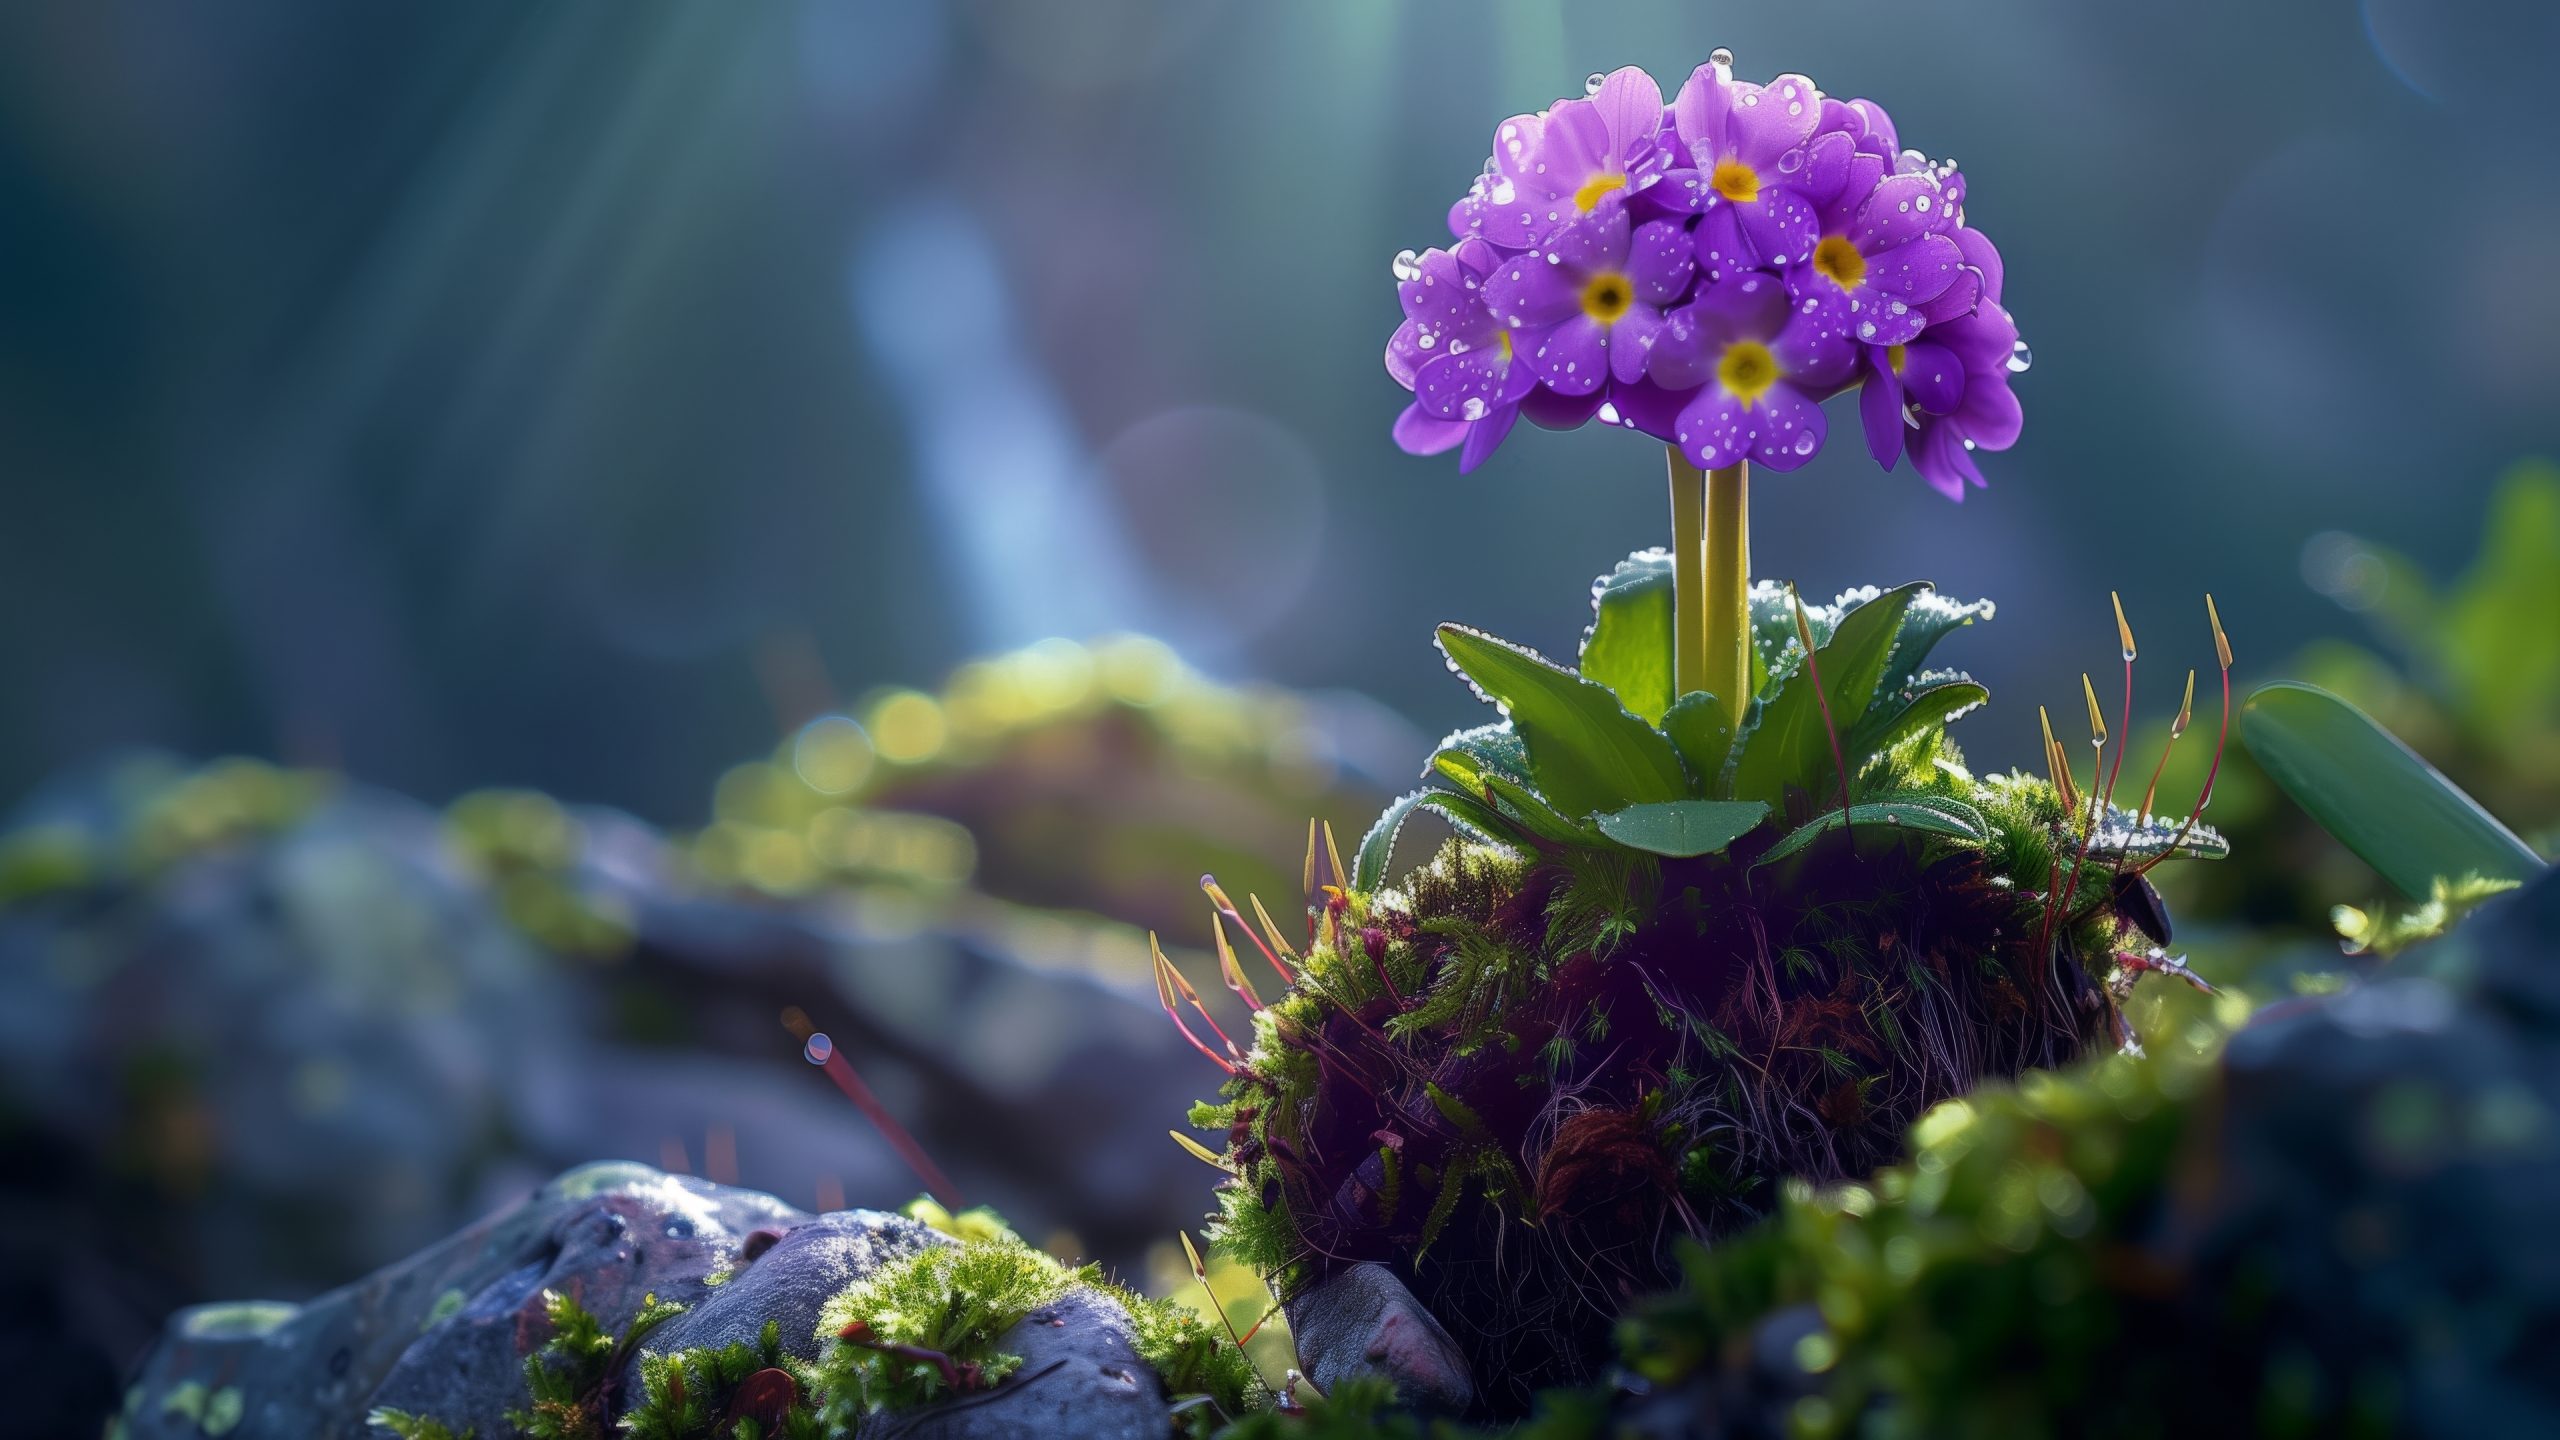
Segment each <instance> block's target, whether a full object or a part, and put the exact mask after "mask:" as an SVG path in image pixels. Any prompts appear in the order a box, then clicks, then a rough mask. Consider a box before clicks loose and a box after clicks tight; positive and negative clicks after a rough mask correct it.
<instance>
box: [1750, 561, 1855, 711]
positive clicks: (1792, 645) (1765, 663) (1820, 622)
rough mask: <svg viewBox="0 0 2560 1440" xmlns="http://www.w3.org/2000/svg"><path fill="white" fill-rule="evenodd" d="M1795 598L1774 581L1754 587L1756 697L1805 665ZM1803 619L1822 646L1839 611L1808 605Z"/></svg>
mask: <svg viewBox="0 0 2560 1440" xmlns="http://www.w3.org/2000/svg"><path fill="white" fill-rule="evenodd" d="M1792 595H1793V592H1792V591H1790V590H1788V589H1787V587H1786V586H1784V585H1781V584H1779V583H1778V582H1777V581H1775V580H1763V581H1761V582H1759V583H1758V584H1756V585H1753V586H1752V587H1751V693H1752V695H1753V696H1755V697H1757V696H1761V695H1765V694H1766V693H1767V692H1768V689H1769V685H1770V683H1771V682H1772V681H1778V680H1784V679H1786V678H1787V677H1788V676H1790V675H1793V674H1794V673H1796V671H1797V670H1799V669H1801V668H1803V666H1804V651H1803V649H1802V648H1801V647H1799V646H1798V645H1797V644H1796V611H1795V603H1794V600H1793V599H1792ZM1804 619H1805V626H1806V628H1808V629H1810V630H1812V631H1813V643H1814V644H1816V645H1820V644H1822V643H1824V642H1825V641H1828V640H1829V639H1830V638H1831V627H1832V626H1833V625H1835V624H1837V623H1839V620H1840V612H1839V611H1837V610H1834V609H1833V608H1832V607H1830V606H1828V605H1807V606H1806V607H1804Z"/></svg>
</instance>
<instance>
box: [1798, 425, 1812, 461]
mask: <svg viewBox="0 0 2560 1440" xmlns="http://www.w3.org/2000/svg"><path fill="white" fill-rule="evenodd" d="M1813 446H1814V439H1813V432H1812V431H1810V430H1799V431H1797V432H1796V453H1797V454H1799V455H1810V454H1812V453H1813Z"/></svg>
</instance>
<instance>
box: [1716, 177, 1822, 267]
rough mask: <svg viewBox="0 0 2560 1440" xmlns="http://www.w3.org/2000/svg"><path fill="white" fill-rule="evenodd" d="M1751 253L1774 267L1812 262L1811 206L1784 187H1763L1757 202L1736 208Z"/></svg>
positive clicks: (1813, 234) (1812, 222)
mask: <svg viewBox="0 0 2560 1440" xmlns="http://www.w3.org/2000/svg"><path fill="white" fill-rule="evenodd" d="M1733 208H1734V211H1735V213H1736V214H1737V215H1738V216H1739V218H1740V219H1741V221H1742V233H1743V235H1744V236H1746V237H1747V238H1748V239H1749V240H1750V241H1751V249H1752V252H1753V253H1754V254H1756V255H1758V256H1759V257H1760V258H1761V259H1762V260H1765V261H1767V262H1769V263H1770V264H1773V265H1779V266H1786V265H1801V264H1803V263H1804V262H1805V261H1807V260H1809V259H1811V258H1813V242H1814V240H1815V238H1816V236H1817V233H1818V232H1817V230H1816V227H1815V225H1814V215H1813V206H1811V205H1810V204H1808V203H1806V201H1805V198H1804V197H1803V196H1801V195H1798V194H1797V193H1796V192H1794V191H1793V190H1790V189H1787V188H1786V187H1785V186H1783V185H1781V186H1765V185H1764V186H1762V187H1761V190H1760V198H1759V199H1758V200H1757V201H1755V202H1753V203H1752V204H1749V205H1736V206H1734V207H1733Z"/></svg>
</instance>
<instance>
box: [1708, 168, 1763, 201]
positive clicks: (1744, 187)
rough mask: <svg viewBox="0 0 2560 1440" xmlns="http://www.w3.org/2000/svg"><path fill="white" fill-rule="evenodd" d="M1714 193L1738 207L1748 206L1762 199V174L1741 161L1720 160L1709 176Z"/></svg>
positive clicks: (1709, 182)
mask: <svg viewBox="0 0 2560 1440" xmlns="http://www.w3.org/2000/svg"><path fill="white" fill-rule="evenodd" d="M1707 184H1708V185H1709V186H1710V187H1711V188H1713V189H1714V191H1715V192H1716V193H1717V194H1719V195H1721V196H1723V197H1724V198H1726V199H1727V200H1730V201H1732V202H1733V203H1735V204H1737V205H1748V204H1750V203H1751V202H1753V201H1754V200H1757V199H1759V198H1760V172H1759V171H1757V170H1754V169H1752V168H1751V167H1750V166H1748V165H1745V164H1743V163H1742V162H1741V161H1739V160H1719V161H1717V162H1716V168H1715V170H1714V171H1713V172H1712V173H1711V174H1709V175H1708V176H1707Z"/></svg>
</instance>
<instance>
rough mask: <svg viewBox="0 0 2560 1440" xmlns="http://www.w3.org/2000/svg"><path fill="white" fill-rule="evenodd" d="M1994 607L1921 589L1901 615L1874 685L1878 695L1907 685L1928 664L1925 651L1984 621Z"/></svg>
mask: <svg viewBox="0 0 2560 1440" xmlns="http://www.w3.org/2000/svg"><path fill="white" fill-rule="evenodd" d="M1993 610H1994V607H1993V605H1992V603H1991V602H1990V601H1988V600H1973V601H1963V600H1950V599H1948V598H1947V597H1946V596H1944V595H1941V594H1939V593H1938V592H1937V590H1936V589H1935V588H1934V587H1931V586H1926V585H1924V586H1922V587H1921V589H1920V593H1919V594H1917V595H1914V596H1912V597H1911V608H1909V609H1907V610H1905V611H1903V612H1902V628H1901V630H1900V632H1899V633H1897V634H1896V635H1895V636H1894V641H1893V655H1892V657H1891V658H1890V659H1888V660H1886V661H1885V667H1884V676H1883V678H1882V679H1881V680H1880V681H1879V682H1878V688H1879V691H1880V693H1886V694H1890V693H1891V692H1893V691H1895V690H1899V689H1901V688H1902V687H1903V686H1905V685H1908V684H1910V683H1911V682H1912V680H1913V679H1914V678H1915V677H1917V676H1918V675H1919V674H1920V667H1921V666H1923V665H1925V664H1927V663H1928V662H1929V652H1930V651H1931V650H1934V649H1936V648H1937V646H1938V642H1939V641H1941V640H1943V639H1945V638H1946V637H1947V636H1949V635H1951V634H1953V633H1955V632H1956V631H1958V630H1961V629H1963V628H1964V627H1965V626H1967V625H1970V624H1972V623H1973V622H1974V621H1976V620H1988V619H1990V618H1991V617H1992V613H1993Z"/></svg>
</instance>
